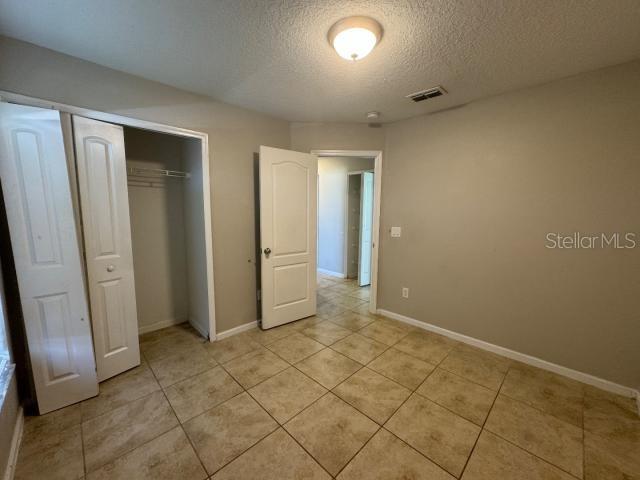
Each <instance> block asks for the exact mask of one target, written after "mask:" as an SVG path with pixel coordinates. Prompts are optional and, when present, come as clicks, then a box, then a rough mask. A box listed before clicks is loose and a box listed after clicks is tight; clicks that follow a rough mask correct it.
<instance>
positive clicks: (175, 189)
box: [124, 127, 190, 333]
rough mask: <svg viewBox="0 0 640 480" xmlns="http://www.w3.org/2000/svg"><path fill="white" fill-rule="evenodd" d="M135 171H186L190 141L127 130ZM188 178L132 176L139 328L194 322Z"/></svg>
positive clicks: (142, 330) (127, 147)
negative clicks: (187, 199) (186, 149)
mask: <svg viewBox="0 0 640 480" xmlns="http://www.w3.org/2000/svg"><path fill="white" fill-rule="evenodd" d="M124 139H125V150H126V157H127V171H128V172H129V169H130V168H131V167H138V168H144V169H160V170H176V171H185V167H186V166H185V162H184V161H183V151H184V149H185V142H188V141H189V140H187V139H184V138H181V137H177V136H173V135H167V134H162V133H157V132H150V131H146V130H141V129H137V128H130V127H125V128H124ZM189 181H190V179H189V178H178V177H166V176H159V175H147V174H132V173H131V172H129V173H128V179H127V186H128V194H129V212H130V221H131V237H132V247H133V265H134V272H135V286H136V302H137V310H138V329H139V332H140V333H146V332H150V331H153V330H158V329H160V328H164V327H167V326H170V325H174V324H177V323H182V322H185V321H188V320H189V319H190V305H189V302H190V292H189V289H190V285H189V271H188V265H187V255H188V253H187V239H186V237H187V233H186V225H185V208H186V205H185V204H186V203H187V202H186V201H185V193H186V192H187V191H188V189H189V186H188V185H186V182H189Z"/></svg>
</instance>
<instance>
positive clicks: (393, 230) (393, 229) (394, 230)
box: [391, 227, 402, 238]
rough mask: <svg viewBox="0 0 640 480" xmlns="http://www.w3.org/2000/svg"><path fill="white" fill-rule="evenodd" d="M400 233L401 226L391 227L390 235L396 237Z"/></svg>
mask: <svg viewBox="0 0 640 480" xmlns="http://www.w3.org/2000/svg"><path fill="white" fill-rule="evenodd" d="M401 235H402V227H391V236H392V237H394V238H398V237H400V236H401Z"/></svg>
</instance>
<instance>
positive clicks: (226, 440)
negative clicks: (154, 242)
mask: <svg viewBox="0 0 640 480" xmlns="http://www.w3.org/2000/svg"><path fill="white" fill-rule="evenodd" d="M368 294H369V292H368V289H366V288H358V287H357V286H356V285H355V283H354V282H353V281H351V280H339V279H336V278H332V277H327V276H322V275H320V276H319V289H318V315H317V317H312V318H309V319H304V320H301V321H298V322H295V323H292V324H289V325H286V326H283V327H279V328H276V329H271V330H268V331H261V330H257V329H254V330H252V331H248V332H245V333H242V334H239V335H236V336H234V337H230V338H227V339H225V340H222V341H219V342H215V343H213V344H211V343H206V342H205V341H204V340H203V339H202V338H200V337H199V336H198V335H197V334H196V333H195V332H194V331H193V330H192V329H190V328H189V327H188V326H185V325H181V326H177V327H172V328H167V329H164V330H160V331H157V332H152V333H150V334H146V335H143V336H142V337H141V344H140V345H141V351H142V356H143V360H142V365H140V366H139V367H137V368H135V369H133V370H131V371H129V372H126V373H124V374H122V375H119V376H117V377H116V378H113V379H111V380H108V381H107V382H104V383H102V384H101V385H100V395H99V396H98V397H96V398H93V399H90V400H87V401H85V402H82V403H80V404H76V405H72V406H70V407H68V408H65V409H62V410H59V411H57V412H53V413H50V414H48V415H44V416H41V417H31V418H28V419H27V420H26V423H25V429H24V438H23V443H22V446H21V450H20V455H19V462H18V465H17V470H16V478H17V479H19V480H22V479H41V478H46V479H79V478H86V479H87V480H93V479H156V480H157V479H182V478H184V479H188V480H204V479H206V478H212V479H216V480H221V479H239V480H245V479H253V478H255V479H258V478H259V479H274V480H276V479H278V480H280V479H324V478H332V477H335V478H339V479H380V480H383V479H384V480H387V479H405V480H407V479H431V480H445V479H452V478H462V479H463V480H489V479H491V480H497V479H518V480H528V479H532V480H533V479H535V480H543V479H557V480H561V479H567V480H569V479H575V478H578V479H586V480H608V479H612V480H613V479H638V478H640V418H639V417H638V415H637V410H636V405H635V403H634V401H633V400H631V399H627V398H623V397H619V396H615V395H612V394H609V393H607V392H603V391H600V390H597V389H595V388H593V387H589V386H586V385H583V384H580V383H578V382H576V381H573V380H570V379H568V378H565V377H561V376H559V375H555V374H553V373H549V372H546V371H543V370H538V369H535V368H532V367H529V366H526V365H522V364H519V363H517V362H512V361H510V360H508V359H506V358H503V357H500V356H498V355H493V354H490V353H487V352H484V351H482V350H478V349H475V348H473V347H469V346H467V345H464V344H460V343H458V342H455V341H453V340H451V339H448V338H445V337H441V336H439V335H435V334H432V333H429V332H426V331H423V330H418V329H415V328H413V327H410V326H407V325H405V324H402V323H398V322H395V321H392V320H389V319H385V318H381V317H378V316H375V315H370V314H368V313H367V311H368V308H367V303H366V302H367V299H368Z"/></svg>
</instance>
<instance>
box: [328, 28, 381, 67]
mask: <svg viewBox="0 0 640 480" xmlns="http://www.w3.org/2000/svg"><path fill="white" fill-rule="evenodd" d="M381 38H382V26H381V25H380V24H379V23H378V22H377V21H375V20H374V19H373V18H370V17H347V18H343V19H342V20H339V21H338V22H336V23H334V24H333V26H332V27H331V28H330V29H329V43H330V44H331V45H332V46H333V48H335V50H336V52H338V55H340V56H341V57H342V58H344V59H346V60H353V61H354V62H355V61H357V60H362V59H363V58H364V57H366V56H367V55H369V53H371V50H373V48H374V47H375V46H376V44H377V43H378V42H379V41H380V39H381Z"/></svg>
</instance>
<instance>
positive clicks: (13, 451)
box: [3, 407, 24, 480]
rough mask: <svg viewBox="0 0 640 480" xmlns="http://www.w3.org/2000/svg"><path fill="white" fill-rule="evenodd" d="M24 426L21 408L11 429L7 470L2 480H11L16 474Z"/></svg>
mask: <svg viewBox="0 0 640 480" xmlns="http://www.w3.org/2000/svg"><path fill="white" fill-rule="evenodd" d="M23 426H24V411H23V410H22V407H18V414H17V415H16V424H15V425H14V427H13V435H12V436H11V448H10V450H9V459H8V461H7V468H6V469H5V471H4V476H3V480H13V477H14V475H15V473H16V464H17V463H18V452H19V451H20V442H21V441H22V429H23Z"/></svg>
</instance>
